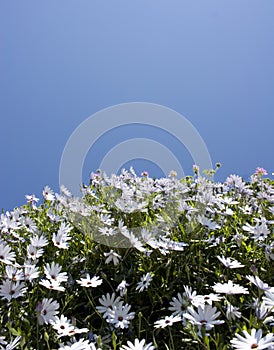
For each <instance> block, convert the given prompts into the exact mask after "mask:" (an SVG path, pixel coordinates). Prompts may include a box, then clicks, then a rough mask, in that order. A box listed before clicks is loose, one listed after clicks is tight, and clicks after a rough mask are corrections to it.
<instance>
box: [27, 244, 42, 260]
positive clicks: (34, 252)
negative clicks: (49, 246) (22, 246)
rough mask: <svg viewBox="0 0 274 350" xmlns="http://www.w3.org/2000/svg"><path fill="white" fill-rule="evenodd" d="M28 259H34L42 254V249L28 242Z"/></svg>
mask: <svg viewBox="0 0 274 350" xmlns="http://www.w3.org/2000/svg"><path fill="white" fill-rule="evenodd" d="M27 254H28V259H32V260H36V259H38V258H40V257H41V256H42V255H43V254H44V249H43V248H39V247H36V246H33V245H32V244H29V245H28V246H27Z"/></svg>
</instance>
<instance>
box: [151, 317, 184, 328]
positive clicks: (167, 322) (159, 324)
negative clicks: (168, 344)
mask: <svg viewBox="0 0 274 350" xmlns="http://www.w3.org/2000/svg"><path fill="white" fill-rule="evenodd" d="M180 321H182V318H181V317H180V316H178V315H177V316H175V315H171V316H165V318H163V319H161V320H158V321H156V322H154V327H155V328H165V327H168V326H169V327H170V326H172V325H173V324H174V323H175V322H180Z"/></svg>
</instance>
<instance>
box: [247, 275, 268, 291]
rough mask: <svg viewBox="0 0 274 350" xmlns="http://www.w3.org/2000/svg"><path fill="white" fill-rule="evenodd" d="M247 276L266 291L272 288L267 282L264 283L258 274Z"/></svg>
mask: <svg viewBox="0 0 274 350" xmlns="http://www.w3.org/2000/svg"><path fill="white" fill-rule="evenodd" d="M246 278H247V279H248V280H249V281H250V282H252V283H253V284H255V286H256V287H258V288H259V289H261V290H264V291H265V290H270V289H271V287H269V285H268V284H267V283H264V282H263V281H262V280H261V279H260V278H259V277H258V276H246Z"/></svg>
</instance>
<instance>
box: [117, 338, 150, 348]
mask: <svg viewBox="0 0 274 350" xmlns="http://www.w3.org/2000/svg"><path fill="white" fill-rule="evenodd" d="M145 342H146V340H145V339H142V340H141V341H140V340H139V339H135V340H134V343H132V342H130V341H129V340H128V341H127V345H122V347H121V348H120V350H154V349H155V346H153V345H152V343H149V344H145Z"/></svg>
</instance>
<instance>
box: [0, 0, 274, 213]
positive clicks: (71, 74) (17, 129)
mask: <svg viewBox="0 0 274 350" xmlns="http://www.w3.org/2000/svg"><path fill="white" fill-rule="evenodd" d="M273 16H274V2H273V0H263V1H258V0H256V1H255V0H241V1H239V0H230V1H222V0H207V1H204V0H203V1H202V0H195V1H185V0H170V1H167V0H165V1H163V0H149V1H148V0H138V1H128V0H123V1H122V0H115V1H103V0H100V1H99V0H81V1H72V0H58V1H56V0H48V1H37V0H24V1H15V0H14V1H13V0H12V1H3V2H1V4H0V52H1V55H0V76H1V80H0V116H1V138H0V147H1V148H0V149H1V177H0V179H1V181H0V208H4V209H5V210H10V209H12V208H13V207H15V206H16V205H21V204H23V203H24V201H25V199H24V195H25V194H30V193H35V194H36V196H38V197H40V198H41V191H42V189H43V187H44V186H45V185H49V186H51V187H52V188H53V189H54V190H55V191H57V192H58V191H59V164H60V160H61V156H62V152H63V149H64V147H65V144H66V142H67V140H68V138H69V137H70V135H71V134H72V133H73V131H74V130H75V129H76V128H77V127H78V125H79V124H80V123H81V122H83V121H84V120H85V119H86V118H88V117H89V116H91V115H92V114H94V113H96V112H98V111H100V110H102V109H104V108H107V107H110V106H113V105H116V104H122V103H128V102H136V101H140V102H150V103H155V104H160V105H163V106H166V107H168V108H171V109H173V110H175V111H177V112H178V113H180V114H181V115H183V116H185V117H186V118H187V119H188V120H189V121H190V122H191V123H192V124H193V126H194V127H195V128H196V129H197V131H198V132H199V133H200V135H201V137H202V138H203V140H204V142H205V143H206V145H207V148H208V150H209V152H210V155H211V158H212V161H213V163H215V162H221V163H222V165H223V166H222V168H221V169H220V171H219V173H218V176H217V178H218V179H220V180H221V181H223V180H224V179H225V177H226V176H227V175H229V174H231V173H237V174H239V175H241V176H244V177H245V178H247V177H248V176H249V175H250V174H251V173H252V172H253V171H254V170H255V168H256V167H257V166H263V167H265V168H266V169H267V170H268V171H269V172H270V173H271V172H272V171H274V166H273V149H274V147H273V146H274V138H273V129H274V116H273V114H274V98H273V95H274V65H273V61H274V22H273ZM137 133H138V135H148V134H149V129H148V128H145V127H144V128H143V130H141V129H139V130H138V131H137V130H133V129H132V130H126V131H125V128H121V130H120V133H119V130H118V131H117V130H113V132H112V133H110V134H109V135H108V134H106V135H105V138H104V139H102V140H101V146H100V147H99V149H101V150H102V149H106V150H107V149H108V147H109V145H111V144H113V140H117V143H119V142H120V141H119V140H120V139H119V137H120V138H121V140H122V139H124V138H125V135H126V136H127V137H134V136H136V137H137V136H138V135H137ZM156 134H157V135H156ZM150 136H151V137H153V136H155V139H158V140H159V139H161V137H162V138H163V139H165V140H166V141H165V142H167V143H168V146H169V148H170V149H171V150H173V152H174V153H175V152H176V149H177V150H178V145H176V142H175V141H174V140H173V139H170V140H169V141H168V137H167V135H166V136H164V137H163V136H162V135H161V134H158V133H156V132H155V130H154V135H150ZM147 137H148V136H147ZM163 142H164V141H163ZM96 147H98V145H97V146H96ZM99 153H100V152H95V151H94V150H93V153H92V150H91V151H90V152H89V154H88V156H87V158H86V160H85V165H84V169H83V181H84V182H86V183H87V182H88V174H89V172H90V171H94V170H96V169H94V167H96V166H97V163H98V157H101V155H100V154H99ZM183 153H184V151H183V150H182V154H183ZM185 153H186V154H185V163H186V164H185V169H186V172H191V164H192V163H191V159H189V158H190V157H189V155H188V154H187V152H185ZM96 157H97V158H96ZM135 165H136V167H137V170H138V171H139V169H142V167H144V168H148V169H150V171H151V172H152V173H153V171H156V172H157V171H158V170H159V169H158V170H157V169H154V168H153V165H152V164H148V162H146V161H143V162H142V161H136V164H135ZM72 166H73V165H72Z"/></svg>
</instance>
